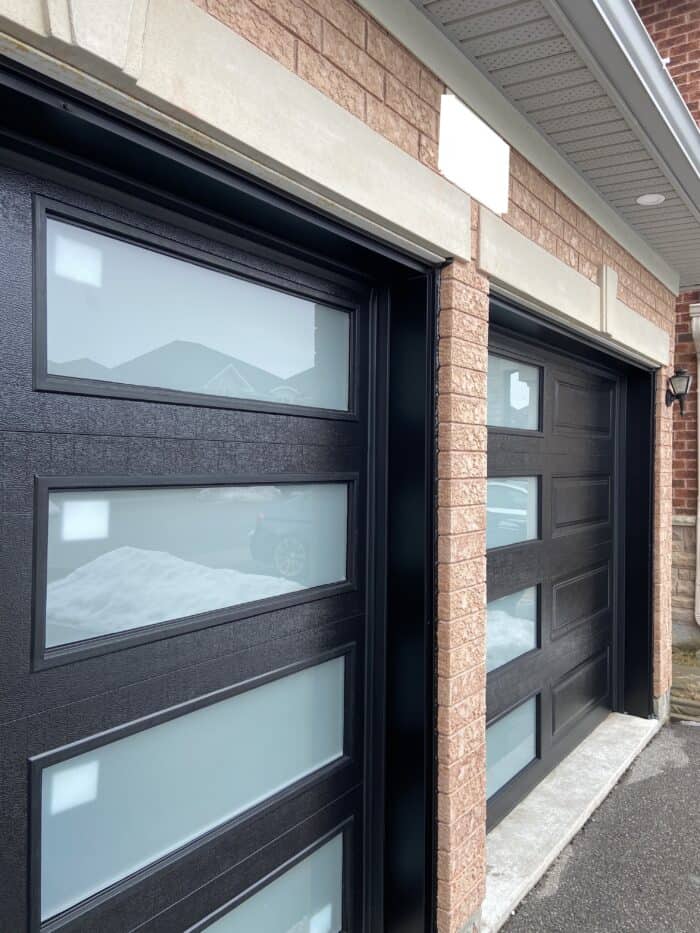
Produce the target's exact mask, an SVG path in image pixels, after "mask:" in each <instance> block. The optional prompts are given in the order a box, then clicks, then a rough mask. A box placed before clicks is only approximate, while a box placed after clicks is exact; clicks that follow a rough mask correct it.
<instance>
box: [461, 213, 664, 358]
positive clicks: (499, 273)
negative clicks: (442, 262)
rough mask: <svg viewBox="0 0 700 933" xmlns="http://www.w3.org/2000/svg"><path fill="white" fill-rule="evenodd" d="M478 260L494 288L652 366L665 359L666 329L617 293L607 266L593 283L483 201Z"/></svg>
mask: <svg viewBox="0 0 700 933" xmlns="http://www.w3.org/2000/svg"><path fill="white" fill-rule="evenodd" d="M479 266H480V267H481V269H482V271H483V272H485V273H486V275H488V277H489V279H490V280H491V282H492V283H493V285H494V287H495V288H496V290H502V291H504V292H506V293H508V294H511V295H513V296H515V297H517V298H520V299H521V300H522V301H524V302H525V303H526V304H528V305H530V306H531V307H534V308H536V309H537V310H539V311H541V312H542V313H544V314H546V315H547V316H548V317H551V318H554V319H557V320H559V321H561V322H563V323H565V324H567V325H568V326H569V327H571V328H573V329H574V330H578V331H579V332H581V333H585V334H587V335H588V336H593V337H595V338H596V339H597V340H598V341H599V342H600V343H601V345H603V346H608V347H610V348H612V349H615V350H617V351H618V352H621V353H623V354H624V355H626V356H628V357H630V358H631V359H634V360H637V361H639V362H641V363H644V364H646V365H651V366H653V367H658V366H665V365H666V364H667V363H668V361H669V354H670V341H669V336H668V334H667V333H666V331H665V330H662V329H661V328H660V327H657V326H656V325H655V324H653V323H652V322H651V321H648V320H647V319H646V318H644V317H642V315H641V314H638V313H637V312H636V311H633V310H632V308H628V307H627V305H625V304H623V303H622V302H621V301H620V300H619V299H618V298H617V274H616V272H615V271H614V270H613V269H612V268H610V267H609V266H603V267H601V269H600V270H599V276H598V284H596V283H595V282H592V281H591V280H590V279H588V278H586V276H584V275H581V274H580V273H579V272H577V271H576V270H575V269H572V268H571V266H569V265H567V264H566V263H565V262H562V260H560V259H557V257H556V256H553V255H552V254H551V253H549V252H548V251H547V250H546V249H544V248H543V247H541V246H538V244H537V243H533V241H532V240H530V239H528V238H527V237H526V236H525V235H524V234H522V233H520V232H519V231H518V230H516V229H515V228H513V227H511V226H510V225H509V224H507V223H506V222H505V221H504V220H501V218H500V217H497V216H496V215H495V214H493V213H492V212H491V211H489V210H487V209H485V208H483V207H482V208H481V214H480V221H479Z"/></svg>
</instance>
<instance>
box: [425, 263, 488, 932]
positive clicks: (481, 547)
mask: <svg viewBox="0 0 700 933" xmlns="http://www.w3.org/2000/svg"><path fill="white" fill-rule="evenodd" d="M439 332H440V344H439V368H438V384H439V392H440V397H439V403H438V419H439V426H438V498H439V505H438V528H439V531H440V534H439V537H438V621H437V628H438V661H437V667H438V686H437V694H438V781H437V783H438V801H437V810H438V855H437V875H438V884H437V907H438V929H439V931H440V933H448V931H449V933H456V931H458V930H460V929H461V928H462V927H463V926H464V925H465V924H466V923H467V921H468V920H469V919H470V918H471V917H472V916H473V914H474V913H475V911H477V910H478V908H479V906H480V904H481V901H482V899H483V893H484V870H485V840H486V836H485V825H484V815H485V780H486V778H485V768H486V762H485V747H484V742H485V715H486V704H485V686H486V670H485V663H484V657H485V606H486V560H485V556H484V555H485V552H486V541H485V529H486V514H485V503H486V454H485V451H486V436H487V434H486V344H487V342H488V282H487V280H486V279H485V278H483V277H482V276H480V275H479V274H478V272H477V271H476V269H475V267H474V265H473V264H470V263H462V262H459V263H457V262H455V263H453V264H452V265H451V266H449V267H448V268H447V269H446V270H445V271H444V273H443V276H442V284H441V292H440V319H439Z"/></svg>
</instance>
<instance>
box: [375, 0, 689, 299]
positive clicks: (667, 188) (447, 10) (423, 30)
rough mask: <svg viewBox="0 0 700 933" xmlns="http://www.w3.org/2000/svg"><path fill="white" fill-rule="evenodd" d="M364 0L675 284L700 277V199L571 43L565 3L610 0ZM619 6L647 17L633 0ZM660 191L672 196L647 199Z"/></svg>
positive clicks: (555, 179)
mask: <svg viewBox="0 0 700 933" xmlns="http://www.w3.org/2000/svg"><path fill="white" fill-rule="evenodd" d="M359 2H360V3H361V5H362V6H364V7H365V9H366V10H367V11H368V12H369V13H371V14H372V15H373V16H375V17H376V18H377V19H378V20H379V21H380V22H381V23H382V24H383V25H384V26H385V27H386V29H387V30H388V31H389V32H391V33H393V34H394V35H395V36H396V38H397V39H398V40H399V41H400V42H402V43H403V44H404V45H406V47H407V48H409V49H410V50H411V51H412V52H413V53H414V54H415V55H416V56H417V57H418V58H420V59H421V60H422V61H423V62H424V63H425V65H426V66H427V67H428V68H430V69H431V70H432V71H434V72H435V74H437V75H438V76H439V77H440V78H441V79H442V80H443V81H444V82H445V84H446V85H447V86H448V88H449V89H450V90H451V91H452V92H453V93H454V94H456V95H457V96H458V97H459V98H460V99H461V100H463V101H464V102H465V103H466V104H467V105H468V106H469V107H471V108H472V109H473V110H474V111H475V112H476V113H477V114H478V115H479V116H480V117H481V118H482V119H483V120H485V121H486V122H487V123H488V124H489V125H490V126H491V127H492V128H493V129H494V130H495V131H496V132H497V133H499V134H500V135H501V136H502V137H503V138H504V139H505V140H506V141H507V142H508V143H510V145H511V146H512V147H513V148H514V149H516V150H517V151H518V152H520V153H521V154H522V155H523V156H524V157H525V158H526V159H528V161H530V162H532V164H533V165H534V166H535V167H536V168H538V169H539V170H540V171H541V172H542V173H543V174H544V175H545V176H546V177H547V178H549V179H550V180H551V181H552V183H553V184H555V185H556V186H557V187H558V188H560V189H561V190H562V191H563V192H564V194H566V195H567V196H568V197H569V198H571V200H572V201H574V202H575V203H576V204H578V206H579V207H580V208H581V209H582V210H584V211H585V212H586V213H587V214H588V215H589V216H590V217H591V218H592V219H593V220H595V221H596V222H597V223H598V224H600V226H601V227H603V228H604V229H605V230H606V231H607V232H608V233H609V234H610V235H611V236H612V237H613V238H614V239H615V240H617V242H618V243H620V245H621V246H623V247H624V248H625V249H626V250H628V251H629V252H630V253H631V254H632V255H633V256H634V257H635V258H636V259H637V260H638V261H639V262H640V263H642V265H644V266H645V267H646V268H647V269H648V270H649V271H650V272H651V273H652V274H653V275H655V276H656V277H657V278H658V279H659V280H660V281H662V282H663V283H664V284H665V285H666V286H667V287H668V288H669V289H670V290H671V291H673V292H677V291H678V289H679V273H680V281H681V282H682V283H683V285H684V286H688V285H693V284H695V283H697V282H700V219H699V218H700V197H698V198H694V195H693V197H691V196H690V193H689V191H688V186H687V185H686V186H685V188H684V187H683V186H682V185H680V184H678V183H677V181H676V177H675V175H674V177H673V180H672V179H671V178H669V165H668V164H667V162H666V161H665V160H664V159H661V158H659V157H658V154H657V153H656V152H655V151H654V149H653V147H652V146H650V145H649V143H648V141H647V139H645V138H644V137H645V134H644V133H643V132H642V131H641V128H640V127H639V126H638V125H637V126H635V125H634V122H635V121H634V119H633V118H631V117H630V108H628V107H625V108H623V109H624V110H625V112H624V113H623V112H622V109H621V106H622V104H621V102H620V100H619V99H615V100H613V96H615V97H616V95H614V93H613V92H612V91H611V89H610V84H609V82H608V81H607V80H606V77H605V74H604V73H603V71H602V69H600V68H595V67H594V65H593V63H592V62H590V63H589V62H585V61H584V60H583V58H582V57H581V55H580V54H579V49H578V47H579V46H581V45H582V44H583V43H582V42H581V41H576V42H575V44H576V46H577V48H575V47H574V42H573V41H571V38H570V36H572V35H573V33H574V32H575V30H574V27H573V26H572V25H571V24H570V23H569V20H568V14H567V15H565V14H564V12H563V8H564V7H567V8H574V9H580V8H586V10H588V9H589V8H595V9H597V6H598V5H599V4H601V3H602V0H359ZM610 3H611V4H612V3H614V4H616V5H617V6H618V7H625V8H626V7H628V6H629V7H630V9H631V11H632V14H633V15H634V16H635V17H636V13H635V12H634V8H633V7H632V6H631V3H630V2H629V0H610ZM552 11H555V13H556V16H554V15H552ZM589 12H590V11H589ZM639 25H641V24H639ZM601 28H602V27H601ZM606 28H607V27H606ZM565 29H566V34H565ZM642 29H643V27H642ZM639 41H640V40H639V37H638V36H635V42H637V44H639ZM645 42H646V43H647V45H648V46H650V47H651V50H652V52H653V53H654V54H655V55H656V58H657V59H658V53H656V51H655V49H654V46H653V44H652V42H651V39H650V38H649V37H648V36H645ZM647 51H648V49H647ZM617 54H618V56H619V57H620V58H622V57H623V53H622V52H621V51H620V49H619V46H618V47H617ZM659 64H660V59H659ZM592 69H593V70H595V71H596V74H594V73H593V70H592ZM611 95H612V96H611ZM647 96H649V95H648V92H647ZM676 96H677V97H678V98H679V99H680V95H678V93H677V92H676ZM681 103H682V101H681ZM696 136H697V138H698V146H700V133H698V132H697V130H696ZM678 151H679V153H680V152H681V149H680V147H679V150H678ZM698 182H699V183H700V176H698ZM652 191H653V192H656V191H658V192H659V193H662V194H665V195H666V201H665V202H664V203H663V204H662V205H660V206H659V207H645V208H643V207H640V206H639V205H637V204H636V201H635V198H636V197H637V195H640V194H644V193H649V192H652Z"/></svg>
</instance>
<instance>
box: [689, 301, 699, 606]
mask: <svg viewBox="0 0 700 933" xmlns="http://www.w3.org/2000/svg"><path fill="white" fill-rule="evenodd" d="M690 332H691V334H692V335H693V343H694V344H695V355H696V357H697V360H698V367H697V372H698V373H700V304H692V305H691V306H690ZM696 378H697V376H696ZM697 419H698V420H697V423H696V425H695V430H696V438H697V440H698V442H699V443H700V410H699V411H698V414H697ZM697 469H698V464H697V463H696V464H695V470H696V471H697ZM695 525H696V527H697V528H700V494H699V495H698V502H697V507H696V512H695ZM695 622H696V624H697V625H700V535H696V541H695Z"/></svg>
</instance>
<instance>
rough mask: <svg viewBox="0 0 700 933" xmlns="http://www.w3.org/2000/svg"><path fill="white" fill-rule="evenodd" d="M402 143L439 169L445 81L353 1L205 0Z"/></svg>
mask: <svg viewBox="0 0 700 933" xmlns="http://www.w3.org/2000/svg"><path fill="white" fill-rule="evenodd" d="M197 2H198V4H199V6H201V7H203V8H204V9H207V10H208V11H209V13H211V14H212V16H215V17H216V18H217V19H219V20H221V21H222V22H224V23H226V24H227V25H228V26H230V27H231V28H232V29H235V30H236V32H238V33H239V34H240V35H242V36H244V37H245V38H246V39H248V40H249V41H250V42H253V43H254V44H255V45H257V46H258V47H259V48H261V49H262V50H263V51H264V52H267V54H268V55H271V56H272V57H273V58H276V59H277V60H278V61H279V62H281V64H283V65H285V66H286V67H287V68H289V69H290V70H291V71H294V72H296V73H297V74H298V75H299V76H300V77H301V78H303V79H304V80H305V81H308V82H309V84H313V86H314V87H316V88H318V90H319V91H321V92H322V93H324V94H326V95H327V96H328V97H330V98H331V99H332V100H334V101H335V102H336V103H337V104H340V106H341V107H344V108H345V109H346V110H349V111H350V113H352V114H354V116H356V117H358V118H359V119H360V120H363V121H365V122H366V123H367V124H369V126H371V127H372V129H374V130H376V131H377V132H378V133H381V134H382V136H385V137H386V138H387V139H388V140H389V141H390V142H392V143H394V145H396V146H399V147H400V148H401V149H404V150H405V151H406V152H408V153H409V154H410V155H412V156H414V158H416V159H419V160H420V161H421V162H423V163H424V164H425V165H427V166H429V167H430V168H432V169H437V138H438V125H439V119H440V97H441V95H442V93H443V91H444V85H443V84H442V83H441V82H440V81H439V80H438V79H437V78H436V77H435V75H433V74H432V73H431V72H430V71H428V70H427V69H426V68H425V67H423V65H421V63H420V62H419V61H418V60H417V59H416V58H415V57H414V56H413V55H411V54H410V53H409V52H408V51H407V50H406V49H405V48H404V47H403V46H402V45H401V44H400V43H398V42H397V41H396V40H395V39H393V38H392V37H391V36H390V35H388V33H387V32H385V30H384V29H382V28H381V26H379V25H378V24H377V23H375V22H374V21H373V20H371V19H370V18H369V17H368V16H367V14H366V13H365V12H364V11H363V10H362V9H361V8H360V7H359V6H357V5H356V4H354V3H351V2H348V0H197Z"/></svg>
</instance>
